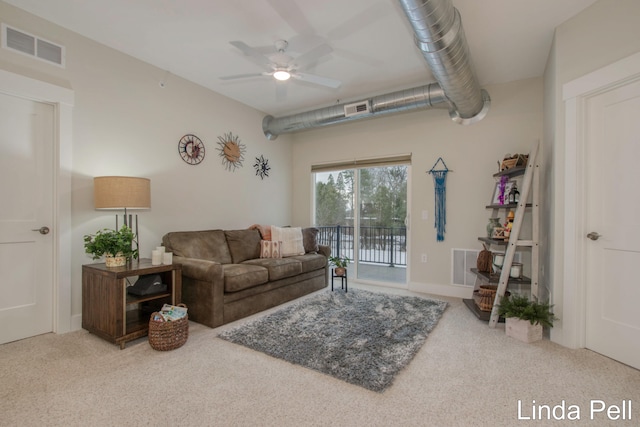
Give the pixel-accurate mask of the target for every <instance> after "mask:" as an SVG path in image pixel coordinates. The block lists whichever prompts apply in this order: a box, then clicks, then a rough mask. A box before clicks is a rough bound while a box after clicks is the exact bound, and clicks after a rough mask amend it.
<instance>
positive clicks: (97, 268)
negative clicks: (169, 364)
mask: <svg viewBox="0 0 640 427" xmlns="http://www.w3.org/2000/svg"><path fill="white" fill-rule="evenodd" d="M145 274H159V275H160V276H161V277H162V282H163V283H166V284H167V290H166V291H164V292H159V293H156V294H150V295H145V296H136V295H129V294H127V286H128V285H129V284H133V283H129V281H128V280H127V279H128V278H135V277H136V276H141V275H145ZM181 299H182V265H181V264H169V265H151V260H150V259H141V260H138V261H133V262H132V263H128V264H127V265H126V266H123V267H115V268H107V267H106V266H105V264H85V265H83V266H82V327H83V328H84V329H86V330H88V331H89V332H91V333H92V334H95V335H98V336H99V337H101V338H104V339H106V340H107V341H111V342H112V343H115V344H120V349H124V347H125V344H126V343H127V342H128V341H132V340H135V339H138V338H140V337H144V336H146V335H147V334H148V331H149V317H150V315H151V313H153V312H154V311H158V310H160V308H161V307H162V305H163V304H172V305H176V304H179V303H180V302H181Z"/></svg>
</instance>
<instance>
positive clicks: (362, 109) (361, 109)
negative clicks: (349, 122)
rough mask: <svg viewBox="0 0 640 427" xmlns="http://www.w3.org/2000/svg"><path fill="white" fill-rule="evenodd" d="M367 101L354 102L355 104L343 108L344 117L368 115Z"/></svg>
mask: <svg viewBox="0 0 640 427" xmlns="http://www.w3.org/2000/svg"><path fill="white" fill-rule="evenodd" d="M370 112H371V110H370V108H369V101H362V102H356V103H355V104H348V105H345V106H344V116H345V117H351V116H358V115H360V114H367V113H370Z"/></svg>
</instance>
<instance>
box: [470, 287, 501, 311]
mask: <svg viewBox="0 0 640 427" xmlns="http://www.w3.org/2000/svg"><path fill="white" fill-rule="evenodd" d="M497 290H498V287H497V286H496V285H480V289H477V290H476V291H475V292H474V295H473V297H474V298H473V299H474V301H475V302H476V305H477V306H478V308H479V309H480V311H491V309H492V308H493V301H494V300H495V298H496V292H497Z"/></svg>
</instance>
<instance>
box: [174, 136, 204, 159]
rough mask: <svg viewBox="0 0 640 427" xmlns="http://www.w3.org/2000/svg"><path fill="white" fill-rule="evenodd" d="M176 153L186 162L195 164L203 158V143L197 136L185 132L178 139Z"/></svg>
mask: <svg viewBox="0 0 640 427" xmlns="http://www.w3.org/2000/svg"><path fill="white" fill-rule="evenodd" d="M178 153H179V154H180V157H181V158H182V160H184V161H185V162H187V163H188V164H190V165H197V164H199V163H200V162H202V161H203V160H204V144H203V143H202V141H201V140H200V138H198V137H197V136H195V135H192V134H190V133H189V134H186V135H185V136H183V137H182V138H180V141H178Z"/></svg>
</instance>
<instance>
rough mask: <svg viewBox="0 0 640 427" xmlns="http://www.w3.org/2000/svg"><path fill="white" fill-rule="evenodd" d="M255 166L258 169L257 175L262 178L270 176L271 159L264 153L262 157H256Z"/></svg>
mask: <svg viewBox="0 0 640 427" xmlns="http://www.w3.org/2000/svg"><path fill="white" fill-rule="evenodd" d="M253 168H254V169H255V170H256V176H259V177H260V179H264V178H265V177H269V171H270V170H271V167H269V159H265V158H264V156H263V155H262V154H261V155H260V157H256V162H255V163H254V164H253Z"/></svg>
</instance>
